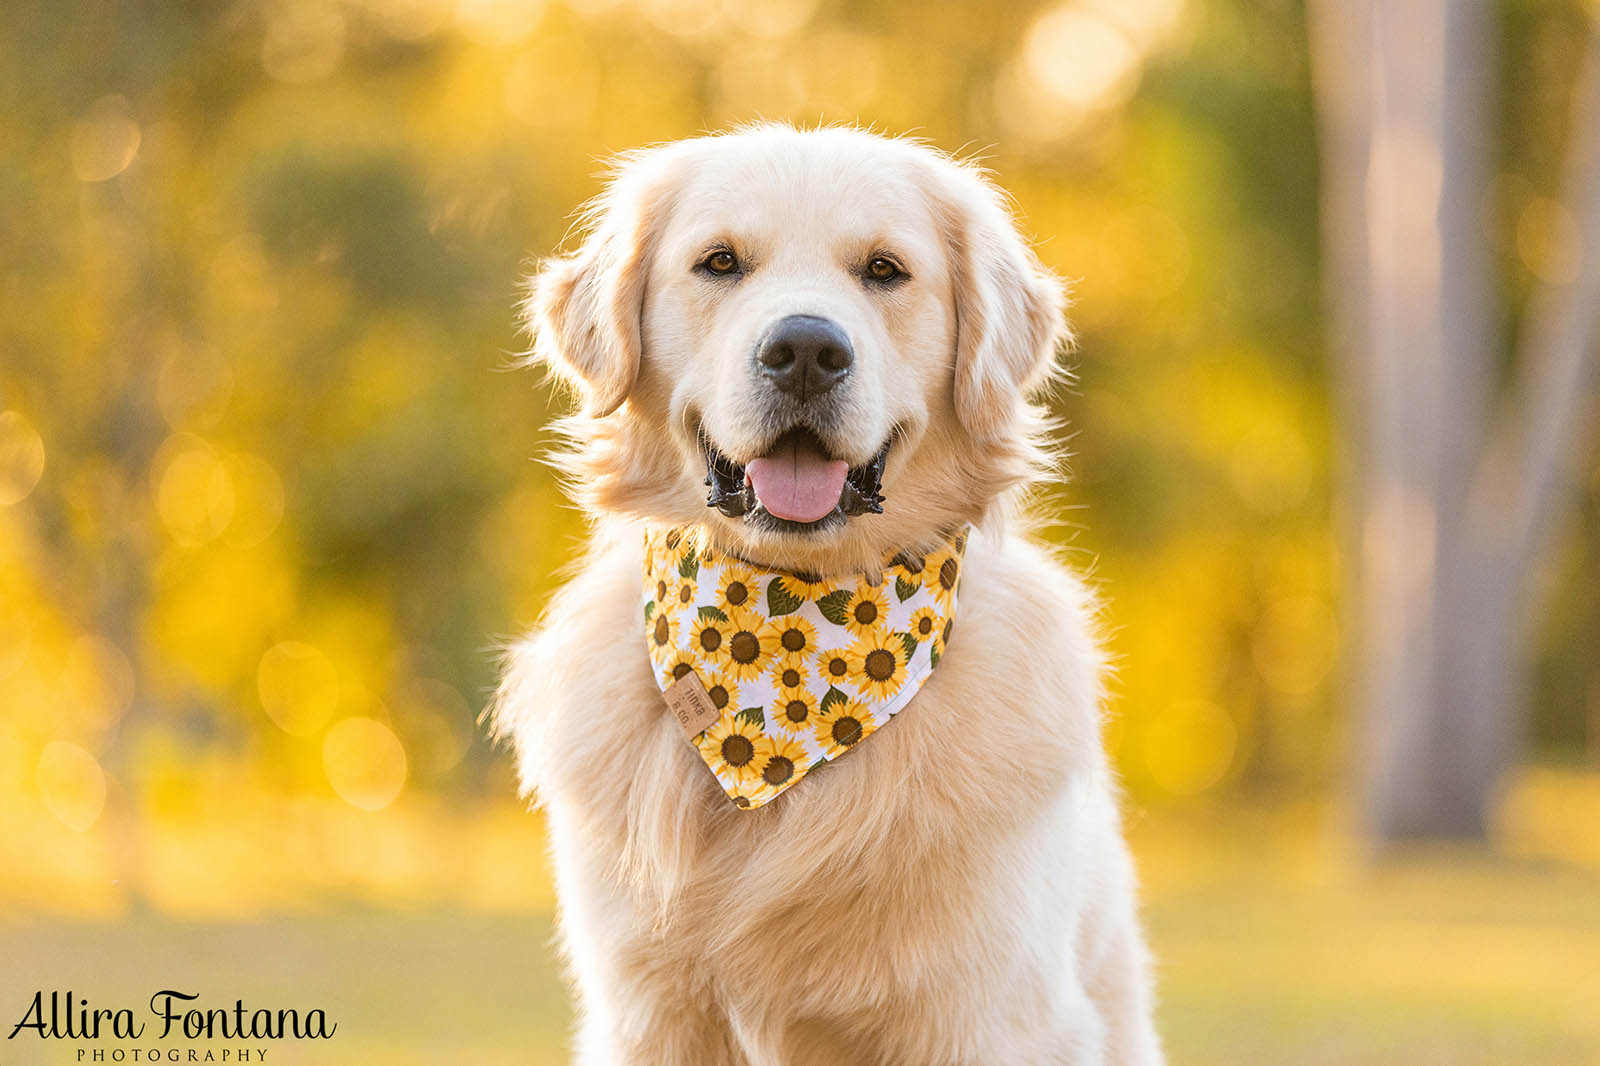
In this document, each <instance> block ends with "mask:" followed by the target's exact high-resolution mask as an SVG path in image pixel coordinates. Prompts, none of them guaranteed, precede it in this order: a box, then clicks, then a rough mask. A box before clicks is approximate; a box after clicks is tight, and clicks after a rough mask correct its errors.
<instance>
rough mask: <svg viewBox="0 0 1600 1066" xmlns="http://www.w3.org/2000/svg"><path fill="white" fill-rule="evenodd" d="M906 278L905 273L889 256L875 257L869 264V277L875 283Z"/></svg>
mask: <svg viewBox="0 0 1600 1066" xmlns="http://www.w3.org/2000/svg"><path fill="white" fill-rule="evenodd" d="M904 276H905V271H903V270H901V269H900V266H899V264H897V263H896V262H895V261H894V260H893V259H890V258H888V257H887V256H881V255H875V256H873V257H872V258H871V259H870V260H868V262H867V277H868V278H871V279H872V280H873V281H893V280H895V279H896V278H900V277H904Z"/></svg>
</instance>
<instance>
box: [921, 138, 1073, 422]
mask: <svg viewBox="0 0 1600 1066" xmlns="http://www.w3.org/2000/svg"><path fill="white" fill-rule="evenodd" d="M940 169H941V170H944V171H945V173H943V174H941V175H940V177H941V179H942V180H941V181H939V182H938V183H937V186H938V187H939V189H940V191H941V195H939V201H940V206H939V210H940V212H941V214H942V215H943V218H942V219H941V224H942V225H943V228H944V231H945V241H946V246H947V248H948V249H949V256H950V267H951V281H952V283H953V285H954V289H955V301H956V362H955V404H956V414H957V416H958V417H959V418H960V419H961V422H962V425H964V426H965V427H966V429H967V432H968V433H969V434H971V435H972V436H973V437H974V438H975V439H977V440H979V441H984V442H987V441H992V440H995V439H998V438H1001V437H1004V436H1006V435H1007V433H1008V432H1009V431H1010V430H1011V427H1012V426H1013V425H1014V424H1015V422H1016V420H1017V418H1018V417H1019V415H1020V414H1021V411H1022V408H1023V406H1024V404H1025V403H1026V400H1027V396H1028V394H1029V392H1031V391H1032V390H1033V389H1034V388H1036V387H1038V386H1039V385H1041V384H1043V383H1044V381H1045V380H1046V379H1047V378H1048V377H1049V376H1050V372H1051V370H1052V368H1053V367H1054V365H1055V359H1056V354H1057V352H1059V351H1060V350H1061V349H1062V348H1063V347H1064V346H1065V345H1067V344H1068V343H1070V341H1071V338H1072V335H1071V331H1070V330H1069V328H1068V326H1067V322H1066V318H1065V311H1066V305H1067V298H1066V290H1065V287H1064V286H1063V284H1062V282H1061V279H1060V278H1058V277H1056V276H1055V275H1054V274H1052V273H1051V272H1050V271H1049V270H1048V269H1046V268H1045V266H1044V264H1042V263H1040V262H1039V257H1038V256H1036V255H1035V254H1034V253H1033V249H1031V248H1029V247H1028V245H1027V243H1026V242H1024V241H1023V239H1022V237H1021V235H1020V234H1019V233H1018V232H1017V225H1016V221H1015V219H1013V217H1012V215H1011V211H1010V209H1009V208H1008V207H1007V206H1006V202H1005V199H1004V196H1003V194H1002V193H1001V192H1000V191H999V190H998V189H996V188H995V187H994V185H993V184H991V183H990V182H989V181H988V180H987V179H986V178H984V177H983V176H982V175H981V174H980V173H978V172H977V171H976V170H975V169H974V168H972V167H969V166H966V165H964V164H960V163H954V162H948V163H944V165H942V166H941V168H940Z"/></svg>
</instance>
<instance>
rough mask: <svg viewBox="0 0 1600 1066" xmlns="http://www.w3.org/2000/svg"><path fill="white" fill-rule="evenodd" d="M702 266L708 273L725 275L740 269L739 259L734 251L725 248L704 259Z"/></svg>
mask: <svg viewBox="0 0 1600 1066" xmlns="http://www.w3.org/2000/svg"><path fill="white" fill-rule="evenodd" d="M700 266H701V267H702V268H704V269H705V270H706V271H707V272H708V273H711V274H716V275H717V276H718V277H723V276H726V275H728V274H732V273H735V272H736V271H737V270H738V269H739V259H738V257H737V256H735V255H734V254H733V253H732V252H730V251H728V250H727V249H726V248H723V249H721V250H719V251H715V252H712V253H711V254H710V255H708V256H706V257H705V258H704V259H702V260H701V261H700Z"/></svg>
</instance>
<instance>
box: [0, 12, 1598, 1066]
mask: <svg viewBox="0 0 1600 1066" xmlns="http://www.w3.org/2000/svg"><path fill="white" fill-rule="evenodd" d="M1597 19H1600V10H1597V9H1596V8H1594V7H1593V6H1587V7H1586V6H1585V4H1584V3H1583V2H1581V0H1495V2H1487V0H1481V2H1469V0H1407V2H1404V3H1389V4H1384V3H1381V2H1378V0H1347V2H1341V0H1312V2H1311V4H1310V6H1309V9H1308V7H1307V5H1306V4H1303V3H1301V2H1299V0H1050V2H1046V3H1042V4H1041V3H1015V4H1006V5H992V4H983V3H979V2H967V3H942V4H932V5H930V4H921V3H909V2H903V0H890V2H886V3H881V4H872V5H858V4H844V3H840V2H836V0H776V2H746V3H741V2H738V0H238V2H233V3H219V4H202V3H187V4H172V3H155V2H133V0H94V2H89V3H79V4H61V3H49V2H43V0H11V2H9V3H7V4H5V5H4V6H3V8H0V69H3V70H4V71H6V76H5V77H4V78H0V958H3V959H4V960H5V963H4V965H0V1018H20V1017H21V1015H22V1012H23V1010H24V1009H25V1007H26V1006H27V1002H28V1000H29V999H30V998H31V996H32V994H33V991H34V990H36V989H39V988H43V989H46V990H49V989H52V988H58V989H63V990H64V989H66V988H68V987H72V988H75V989H76V990H77V991H78V992H79V993H80V994H81V995H85V996H89V997H90V998H92V999H95V1000H97V1001H98V1002H99V1003H101V1004H107V1003H117V1002H119V1001H120V1002H123V1003H126V1004H129V1005H140V1004H142V1003H143V1002H144V1001H145V1000H146V999H147V998H148V995H149V992H150V991H152V990H154V989H155V988H156V987H179V988H188V989H189V990H190V991H194V992H199V993H201V994H203V995H204V996H206V997H208V998H215V999H216V1000H217V1001H219V1002H226V1003H228V1004H231V1003H232V1001H233V1000H234V999H236V998H239V997H243V998H244V999H245V1000H246V1002H247V1004H249V1005H252V1006H254V1005H257V1004H259V1005H267V1006H274V1007H277V1006H301V1007H303V1008H309V1007H310V1006H319V1007H323V1008H324V1009H326V1010H328V1011H329V1013H330V1014H331V1015H332V1016H333V1017H334V1018H335V1019H336V1020H338V1021H340V1023H341V1028H340V1030H339V1033H338V1035H337V1037H336V1038H335V1039H334V1040H333V1041H332V1042H331V1043H330V1045H329V1046H328V1047H324V1048H313V1047H311V1046H310V1045H288V1044H286V1045H284V1046H283V1047H281V1048H278V1049H276V1050H275V1051H274V1055H275V1060H276V1061H284V1062H308V1063H309V1062H318V1063H321V1062H328V1063H333V1062H337V1063H341V1064H348V1063H367V1062H373V1063H377V1062H383V1063H386V1064H390V1063H452V1064H454V1063H462V1062H470V1063H474V1064H496V1063H555V1062H560V1061H564V1052H563V1047H564V1041H565V1030H566V1024H567V1019H568V1006H567V996H566V992H565V990H564V988H563V985H562V983H561V980H560V974H559V968H558V965H557V963H556V961H555V959H554V956H553V954H552V952H551V950H550V948H549V945H548V938H549V933H550V910H551V906H552V895H551V889H550V884H549V874H548V870H547V867H546V864H545V859H544V850H543V849H544V844H543V838H542V835H541V830H540V826H539V823H538V819H537V817H536V816H534V815H529V814H527V813H526V812H524V810H523V809H522V806H521V804H520V803H519V802H518V801H517V799H516V797H515V788H514V783H513V775H512V772H511V767H510V763H509V759H508V757H507V755H506V754H505V753H504V752H500V751H496V750H494V749H493V748H491V747H490V746H489V745H488V744H487V743H486V742H485V740H484V739H483V735H482V730H481V729H479V728H478V726H477V725H476V720H477V717H478V715H479V713H480V711H481V710H482V708H483V706H484V703H485V700H486V697H487V694H488V693H489V691H490V689H491V687H492V685H493V684H494V681H495V676H496V654H497V653H496V647H497V646H498V644H499V643H500V642H502V641H504V640H505V639H507V638H508V637H510V636H511V635H513V634H515V633H516V632H518V631H519V630H520V629H522V628H524V627H526V626H527V625H529V624H531V623H532V621H533V620H534V619H535V618H536V617H537V615H538V612H539V610H540V608H541V605H542V604H543V603H544V602H545V600H546V598H547V597H548V596H549V594H550V592H551V590H552V588H553V587H555V585H556V583H557V582H558V581H559V577H560V573H561V570H562V568H563V567H564V566H565V565H567V564H568V563H569V562H570V561H571V560H572V559H573V558H574V556H575V554H576V552H577V551H578V550H579V548H580V546H581V534H582V526H581V522H580V520H579V518H578V516H577V515H576V514H575V513H574V512H573V511H572V510H571V509H570V508H569V507H568V506H567V505H566V503H565V501H564V499H563V498H562V497H561V496H560V494H559V492H558V490H557V488H556V485H555V482H554V480H553V478H552V476H551V474H550V472H549V471H548V470H547V469H546V468H544V467H543V466H542V465H540V464H539V463H538V462H537V461H536V460H535V457H536V456H537V455H538V454H539V453H540V452H541V450H542V449H544V448H545V447H546V446H547V445H548V444H549V443H550V439H549V437H548V435H547V432H546V429H545V426H546V423H547V420H548V418H549V416H550V414H551V412H552V410H553V400H552V398H551V397H550V396H549V395H548V394H547V393H546V392H545V391H543V390H542V388H541V386H540V384H539V382H538V381H537V377H536V375H533V374H530V373H526V372H508V369H507V368H508V367H509V365H510V364H511V362H512V361H513V358H514V356H515V353H516V352H517V351H519V349H521V347H522V346H523V345H524V343H525V338H522V337H520V336H519V335H518V334H517V332H516V329H515V325H514V316H513V309H512V307H513V301H514V299H515V294H516V285H517V281H518V278H519V275H520V274H521V273H523V272H524V271H526V269H527V268H528V266H529V264H530V262H531V260H532V257H534V256H537V255H541V254H545V253H547V252H548V251H550V250H552V249H554V248H555V247H557V246H558V245H559V244H560V242H561V241H562V238H563V236H564V234H565V233H566V230H567V227H568V225H569V223H570V220H571V217H572V214H573V212H574V210H575V208H576V207H577V206H578V205H579V204H580V203H581V202H582V201H583V200H584V199H585V198H587V197H588V196H590V195H592V194H593V193H594V192H595V191H596V189H597V180H598V179H597V174H598V173H599V172H600V169H601V165H600V161H601V160H602V159H603V158H604V157H605V156H607V155H608V154H610V153H613V152H616V151H619V150H621V149H625V148H629V147H634V146H638V145H641V144H646V143H650V142H654V141H660V140H665V139H671V138H676V137H681V136H687V135H692V134H694V133H697V132H700V131H703V130H708V129H718V128H723V127H725V126H727V125H729V124H731V123H735V122H739V121H745V120H749V119H753V118H758V117H766V118H780V119H790V120H794V121H797V122H802V123H808V124H810V123H817V122H834V121H849V122H861V123H865V124H869V125H871V126H873V127H874V128H877V129H880V130H884V131H889V132H914V133H916V134H918V135H919V136H922V137H925V138H927V139H928V140H930V141H931V142H933V143H934V144H937V145H939V146H941V147H944V148H947V149H950V150H952V151H959V152H963V153H966V154H971V155H975V156H977V157H980V158H982V159H983V160H985V162H986V164H987V165H988V166H989V167H991V168H992V169H993V171H994V172H995V174H996V176H997V178H998V180H999V181H1000V182H1001V184H1003V185H1004V186H1005V187H1006V188H1007V189H1008V190H1010V191H1011V192H1012V193H1013V194H1014V195H1015V198H1016V202H1017V206H1018V209H1019V213H1020V215H1021V216H1022V218H1023V220H1024V228H1025V229H1026V230H1027V231H1028V232H1030V233H1032V234H1033V235H1035V236H1036V237H1037V239H1038V241H1039V251H1040V254H1041V255H1042V257H1043V258H1044V260H1045V261H1046V262H1047V263H1048V264H1049V265H1050V266H1051V267H1052V268H1054V269H1055V270H1057V271H1059V272H1060V273H1062V274H1063V275H1065V276H1067V277H1069V278H1072V279H1074V310H1073V316H1074V319H1075V322H1076V325H1077V327H1078V330H1079V332H1080V335H1081V340H1082V343H1081V348H1080V351H1079V352H1078V354H1077V356H1076V363H1077V368H1078V377H1077V381H1076V384H1075V385H1074V386H1073V387H1072V388H1071V389H1069V390H1067V391H1065V392H1063V393H1062V394H1061V395H1059V396H1058V397H1056V398H1055V400H1054V403H1055V405H1056V407H1057V409H1058V410H1059V412H1060V413H1061V414H1062V415H1063V416H1064V418H1065V419H1066V421H1067V423H1068V424H1069V426H1070V428H1071V431H1072V433H1073V436H1072V440H1071V449H1072V453H1073V458H1072V462H1071V475H1072V476H1071V479H1070V481H1069V482H1068V483H1066V484H1064V485H1060V486H1054V487H1052V488H1051V489H1050V490H1049V491H1048V492H1047V493H1046V494H1045V496H1044V498H1043V500H1042V507H1043V509H1044V510H1045V512H1046V513H1047V514H1049V515H1050V516H1051V517H1052V519H1053V520H1054V524H1053V525H1052V527H1051V534H1052V536H1054V537H1055V538H1056V539H1057V540H1058V541H1059V542H1060V543H1061V544H1062V545H1063V546H1065V548H1066V550H1067V552H1068V555H1069V558H1071V559H1072V560H1073V561H1074V562H1075V563H1076V564H1077V565H1078V566H1079V567H1080V568H1081V569H1082V570H1084V571H1085V572H1086V573H1087V574H1088V575H1090V577H1091V578H1092V580H1093V581H1094V583H1095V584H1096V585H1097V586H1098V588H1099V589H1100V590H1101V591H1102V593H1103V595H1104V596H1105V598H1106V600H1107V605H1108V607H1107V620H1108V640H1109V643H1110V646H1111V649H1112V651H1113V653H1114V655H1115V657H1116V660H1117V664H1118V667H1117V678H1116V681H1115V685H1114V697H1113V702H1112V707H1111V712H1112V713H1111V716H1110V720H1109V724H1108V727H1107V730H1108V732H1107V743H1108V745H1109V746H1110V748H1111V750H1112V751H1113V753H1114V756H1115V759H1116V762H1117V765H1118V766H1119V767H1120V770H1121V772H1122V774H1123V778H1124V781H1125V784H1126V790H1127V809H1128V824H1129V836H1130V839H1131V841H1132V844H1133V846H1134V849H1135V851H1136V852H1137V853H1138V858H1139V861H1140V864H1141V868H1142V870H1143V874H1144V879H1145V895H1146V901H1147V903H1146V909H1147V915H1148V920H1149V924H1150V935H1151V939H1152V941H1153V945H1154V949H1155V952H1156V955H1157V957H1158V959H1159V971H1160V981H1161V987H1162V996H1163V1002H1162V1006H1161V1014H1160V1025H1161V1029H1162V1031H1163V1033H1164V1035H1165V1037H1166V1039H1167V1041H1168V1043H1169V1050H1170V1054H1171V1057H1172V1061H1173V1062H1174V1063H1175V1064H1179V1063H1197V1064H1219V1066H1220V1064H1230V1066H1232V1064H1238V1063H1275V1064H1276V1063H1282V1064H1301V1063H1304V1064H1313V1063H1315V1064H1341V1066H1342V1064H1351V1063H1372V1064H1380V1063H1381V1064H1395V1066H1401V1064H1405V1066H1411V1064H1430V1066H1431V1064H1451V1066H1454V1064H1491V1063H1494V1064H1499V1063H1504V1064H1516V1066H1526V1064H1531V1063H1572V1064H1578V1063H1594V1062H1600V1012H1596V1011H1595V1009H1594V1004H1595V1003H1596V1002H1600V581H1597V579H1596V577H1597V566H1596V564H1597V562H1600V463H1597V460H1596V456H1595V451H1594V434H1593V432H1592V431H1593V428H1594V423H1595V404H1594V398H1595V393H1596V388H1597V386H1596V370H1595V363H1596V361H1597V359H1600V343H1597V337H1596V329H1597V326H1600V323H1597V321H1596V319H1597V312H1596V308H1597V307H1600V264H1597V262H1596V260H1597V258H1600V256H1596V254H1595V249H1596V248H1597V247H1600V145H1597V144H1596V142H1597V141H1600V73H1597V72H1596V70H1595V69H1594V68H1595V66H1596V62H1597V60H1596V55H1597V54H1600V49H1597V46H1596V44H1595V41H1596V39H1597V38H1596V32H1597V31H1596V20H1597ZM71 1054H72V1052H71V1050H70V1049H69V1048H67V1047H53V1046H50V1045H47V1044H44V1043H42V1042H39V1041H37V1040H31V1038H29V1037H28V1036H26V1035H24V1036H22V1037H19V1038H17V1039H16V1040H13V1041H10V1042H8V1044H6V1045H5V1046H4V1048H3V1050H0V1057H4V1058H5V1061H6V1062H7V1063H13V1062H20V1063H31V1062H40V1063H44V1062H56V1061H61V1062H65V1061H69V1060H70V1055H71ZM7 1056H9V1057H7ZM19 1056H20V1057H19ZM52 1056H53V1057H52Z"/></svg>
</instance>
